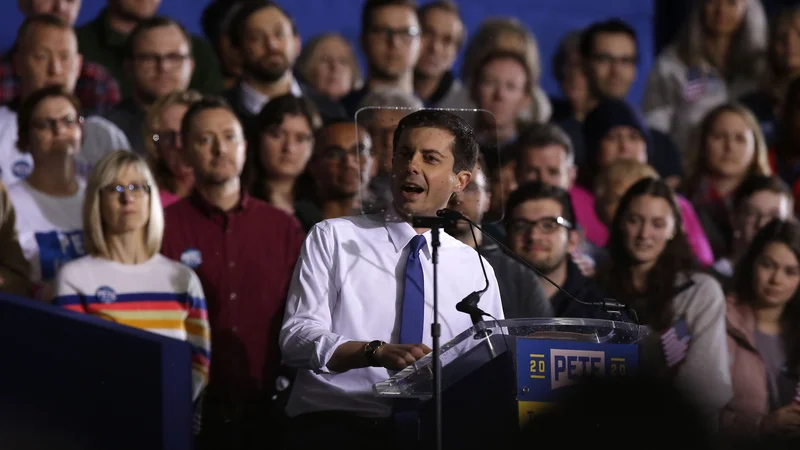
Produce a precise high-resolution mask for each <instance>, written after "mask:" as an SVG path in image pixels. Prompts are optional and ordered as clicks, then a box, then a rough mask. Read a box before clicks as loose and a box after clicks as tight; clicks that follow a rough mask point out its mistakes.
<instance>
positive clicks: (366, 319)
mask: <svg viewBox="0 0 800 450" xmlns="http://www.w3.org/2000/svg"><path fill="white" fill-rule="evenodd" d="M160 3H161V1H160V0H144V1H142V0H107V7H106V8H105V9H103V10H102V12H101V13H100V14H99V15H98V17H97V18H95V19H93V20H92V21H91V22H89V23H87V24H86V25H83V26H80V27H77V28H76V27H75V21H76V18H77V16H78V12H79V10H80V7H81V1H80V0H20V1H19V6H20V9H21V10H22V12H23V13H24V14H25V17H26V18H25V21H24V23H23V24H22V25H21V26H20V28H19V30H18V33H17V38H16V42H15V44H14V47H13V49H12V50H11V51H10V52H9V53H8V54H7V55H5V56H4V57H3V58H2V59H0V104H2V105H4V106H2V107H0V180H1V181H2V184H0V220H2V223H0V239H2V248H3V252H2V253H0V291H2V292H3V293H6V294H13V295H17V296H21V297H26V298H30V299H35V300H36V301H41V302H46V303H49V304H52V305H54V307H63V308H67V309H69V310H72V311H75V312H76V313H82V314H91V315H96V316H98V317H102V318H104V319H107V320H111V321H115V322H118V323H121V324H124V325H128V326H133V327H137V328H141V329H145V330H149V331H152V332H155V333H160V334H163V335H166V336H170V337H174V338H177V339H181V340H185V341H187V342H189V343H190V344H191V348H192V355H193V357H192V367H191V370H192V382H193V394H194V395H193V402H194V404H195V410H196V416H197V417H196V419H197V420H196V421H195V430H194V431H195V433H196V434H197V437H196V438H197V445H198V448H200V449H256V448H267V447H268V446H269V444H270V443H272V444H274V443H276V442H280V441H281V440H282V439H281V438H280V437H279V436H282V435H284V431H287V430H288V431H287V432H286V433H285V436H286V439H285V442H284V444H285V446H286V448H292V449H294V448H296V449H304V448H311V447H312V446H323V445H324V446H326V447H331V446H333V447H338V445H337V444H342V446H347V447H348V448H376V449H377V448H389V447H388V445H389V443H390V442H392V441H393V439H392V438H391V436H394V435H393V432H392V424H393V423H394V422H393V421H392V420H391V417H392V416H393V412H394V411H393V405H392V403H391V402H389V401H387V400H384V399H378V398H376V397H375V396H374V395H373V394H372V385H373V384H374V383H376V382H379V381H383V380H385V379H386V378H388V377H389V374H390V371H394V370H399V369H403V368H405V367H406V366H408V365H409V364H411V363H413V362H414V361H416V360H418V359H420V358H422V357H423V356H425V355H427V354H428V353H429V352H430V347H431V345H432V343H431V337H430V336H429V334H430V333H428V332H427V331H426V330H429V329H430V325H431V322H432V321H433V312H432V309H431V301H432V298H433V280H432V276H433V265H432V264H433V263H432V261H431V258H432V248H431V245H432V242H431V232H430V230H428V229H425V228H419V227H414V226H412V220H411V218H412V217H414V216H418V215H425V216H435V215H436V212H437V211H438V210H439V209H442V208H445V207H447V208H450V209H453V210H456V211H458V212H460V213H462V214H463V215H464V216H466V217H468V218H469V219H471V220H472V221H474V222H476V223H482V224H483V225H484V227H482V228H483V230H484V231H483V232H480V231H477V232H476V230H474V229H472V228H471V227H469V226H467V225H466V224H465V223H459V224H452V225H451V226H448V228H447V229H446V230H445V231H446V233H444V234H442V237H441V248H440V249H439V258H440V260H439V264H440V267H441V270H442V271H441V273H440V281H439V288H438V292H439V295H440V298H439V302H440V310H441V311H442V312H441V316H440V318H439V320H440V321H441V339H442V342H446V341H447V340H449V339H450V338H452V337H454V336H456V335H457V334H458V333H460V332H461V331H463V330H464V329H466V328H468V327H470V326H471V325H472V322H471V320H470V317H469V316H468V315H466V314H463V313H460V312H457V311H456V309H455V304H456V303H457V302H458V301H460V300H461V299H462V298H464V297H465V296H467V295H468V294H470V293H471V292H475V291H479V292H483V294H482V297H481V308H482V309H483V310H484V311H486V312H487V313H489V314H491V315H492V316H494V317H495V318H498V319H503V318H528V317H577V318H595V319H612V316H611V315H610V314H609V313H608V312H607V311H606V310H604V309H603V308H600V307H595V306H593V305H592V304H593V303H603V301H604V299H609V298H611V299H614V300H616V301H618V302H620V303H623V304H624V305H626V306H627V307H628V311H635V314H634V315H633V317H631V315H630V314H627V313H626V314H625V317H623V318H622V319H623V320H632V321H633V320H636V321H638V322H639V323H640V324H642V325H646V326H648V327H649V328H650V329H651V330H652V333H651V334H650V335H649V336H648V337H647V338H646V339H645V340H643V341H642V342H641V348H642V354H643V355H644V360H645V361H646V362H647V367H649V368H651V369H652V373H653V374H654V375H656V376H657V378H659V379H664V380H668V381H669V382H670V383H671V384H672V385H673V386H674V387H675V388H676V389H678V390H679V391H680V392H681V393H683V394H684V395H685V396H686V398H687V399H689V401H690V403H691V404H692V407H693V408H695V409H696V411H698V412H699V414H700V416H701V417H703V420H704V422H705V423H706V424H707V425H708V426H709V428H710V429H713V430H714V432H715V433H718V435H719V436H721V437H722V438H723V439H724V440H725V441H726V442H740V440H741V439H755V440H764V439H772V438H782V437H790V438H797V437H798V436H800V298H798V296H800V292H799V291H800V289H799V288H800V225H798V223H797V222H796V217H795V216H796V213H797V211H798V207H800V205H798V203H797V202H796V201H795V200H796V198H795V197H796V195H797V194H798V193H800V152H798V151H797V150H795V149H794V145H795V143H797V142H800V120H799V118H800V108H798V107H797V105H798V104H800V78H797V77H796V76H797V75H800V8H794V7H792V8H786V9H785V10H783V11H780V12H779V13H778V14H777V15H776V16H775V17H774V18H772V20H771V21H769V22H768V21H767V18H766V17H765V13H764V11H763V7H762V5H761V4H760V2H759V1H758V0H705V1H697V2H693V5H694V6H693V10H692V12H691V14H690V15H689V17H688V18H687V19H686V21H685V23H684V26H683V30H682V31H681V32H680V33H679V34H678V35H677V37H676V38H675V41H674V42H673V43H671V44H670V45H669V46H667V47H666V48H665V49H664V50H663V51H662V52H661V54H660V55H659V56H658V58H657V60H656V63H655V65H654V67H653V68H652V70H651V71H650V73H649V74H647V83H646V89H645V93H644V99H643V102H642V104H641V105H634V104H632V103H630V102H629V101H628V100H627V98H628V94H629V92H630V89H631V86H632V85H633V83H634V82H635V81H636V79H637V77H638V76H639V73H638V70H639V69H640V68H641V67H640V65H639V50H638V41H637V35H636V32H635V31H634V29H633V28H632V27H630V26H629V25H628V24H626V23H625V22H624V21H622V20H619V19H608V20H603V21H600V22H596V23H593V24H591V25H589V26H587V27H586V28H584V29H581V30H574V31H573V32H570V33H567V34H565V37H564V39H563V41H562V42H561V43H560V45H559V49H558V52H557V54H556V56H555V58H554V59H553V61H552V62H551V64H550V68H551V70H552V71H553V73H554V74H555V77H556V79H557V80H558V82H559V85H560V88H561V93H562V95H561V96H559V97H549V96H548V95H547V94H546V93H545V92H544V90H543V89H542V88H541V86H540V80H541V75H542V67H543V66H544V65H545V64H543V62H542V61H541V58H540V54H539V50H538V47H537V42H536V38H535V36H534V32H535V30H531V29H529V27H528V26H527V25H526V24H524V23H522V22H520V21H519V20H517V19H515V18H511V17H506V18H488V19H486V20H485V21H484V22H483V23H482V24H481V25H480V26H479V27H478V29H477V30H475V31H474V32H471V33H469V35H468V34H467V31H466V26H465V24H464V22H463V20H462V18H461V16H460V14H459V9H458V6H457V4H456V3H455V2H453V1H450V0H435V1H432V2H426V3H425V4H424V5H422V6H419V5H417V4H416V2H415V1H414V0H367V1H366V2H365V3H364V6H363V10H362V11H361V30H360V32H361V33H360V44H361V46H360V50H361V51H362V52H363V56H364V57H365V59H366V69H367V70H366V72H365V73H362V70H361V68H360V66H359V63H358V58H357V56H356V51H357V50H356V49H355V48H353V47H352V46H351V45H350V43H349V42H348V41H347V40H346V39H345V38H344V37H343V36H342V35H340V34H338V33H336V32H327V31H326V32H324V33H322V34H319V35H317V36H303V37H302V38H303V39H301V36H300V35H299V32H298V29H297V27H296V25H295V23H294V21H293V18H292V17H290V16H289V15H288V14H287V12H286V11H285V10H284V9H283V8H282V7H281V6H280V5H279V4H278V3H275V2H271V1H266V0H213V1H211V2H210V4H208V6H207V7H206V9H205V10H204V12H203V15H202V27H203V31H204V34H205V36H204V37H203V38H201V37H198V36H194V35H191V34H190V33H188V32H187V31H186V29H185V28H184V27H183V25H181V24H180V23H178V22H177V21H175V20H173V19H171V18H168V17H162V16H158V15H157V10H158V8H159V6H160ZM310 13H312V12H310ZM320 31H325V30H320ZM301 41H303V43H302V45H301ZM459 55H462V56H463V62H462V64H461V67H460V70H459V71H458V72H456V70H455V69H454V66H455V62H456V59H457V58H458V57H459ZM448 110H449V112H448ZM484 232H485V233H486V235H484ZM493 239H498V240H500V241H501V242H504V243H505V244H506V245H507V246H508V247H509V248H510V249H511V250H512V251H513V252H514V253H516V255H518V256H519V257H521V258H522V260H523V261H525V262H526V263H527V264H522V263H521V262H520V261H518V260H516V259H515V258H513V257H512V256H511V255H509V254H508V253H506V252H505V251H504V250H503V249H502V248H501V247H500V246H498V245H496V244H495V243H494V240H493ZM476 249H477V250H479V251H480V254H481V255H483V258H484V260H485V261H486V263H487V264H486V269H485V270H486V274H485V275H486V277H487V278H488V279H489V280H490V283H489V285H488V287H484V272H483V271H482V268H481V265H480V264H479V260H478V258H477V257H475V256H470V255H474V254H475V250H476ZM528 266H531V267H533V268H535V269H536V271H533V270H531V267H528ZM545 278H547V279H548V280H551V281H552V283H551V282H550V281H547V280H545ZM556 285H558V286H560V287H561V288H563V289H559V288H558V287H557V286H556ZM393 287H394V288H395V289H392V288H393ZM573 297H575V298H578V299H580V300H582V301H583V302H576V301H575V300H574V298H573ZM665 336H672V337H675V336H677V337H678V338H679V339H680V342H681V343H682V344H683V345H684V347H683V348H682V349H681V350H680V351H679V352H677V353H676V351H675V348H674V347H670V346H669V345H668V344H667V342H668V339H665ZM391 373H393V372H391ZM287 386H288V387H287Z"/></svg>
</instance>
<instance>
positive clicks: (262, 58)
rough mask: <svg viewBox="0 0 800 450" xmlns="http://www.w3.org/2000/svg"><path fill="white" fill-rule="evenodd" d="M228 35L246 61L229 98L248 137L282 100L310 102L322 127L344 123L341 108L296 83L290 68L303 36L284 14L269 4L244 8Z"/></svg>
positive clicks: (228, 95)
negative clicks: (325, 123)
mask: <svg viewBox="0 0 800 450" xmlns="http://www.w3.org/2000/svg"><path fill="white" fill-rule="evenodd" d="M228 34H229V38H230V43H231V46H232V48H233V49H234V50H238V52H239V55H240V57H241V59H242V61H241V62H242V76H241V79H240V81H239V83H238V84H236V85H235V86H233V87H232V88H231V89H229V90H228V91H227V92H226V93H225V98H226V99H227V100H228V102H229V103H230V105H231V106H232V107H233V110H234V111H235V112H236V115H237V116H238V117H239V120H241V121H242V123H243V124H244V128H245V130H246V131H247V132H248V133H249V132H250V129H251V128H252V124H251V122H252V120H253V119H254V118H255V116H256V115H258V113H259V112H261V108H263V107H264V105H266V104H267V102H269V100H270V99H272V98H275V97H280V96H281V95H287V94H292V95H294V96H296V97H301V96H304V97H306V98H308V99H309V100H311V101H312V102H313V103H314V105H315V106H316V107H317V111H318V112H319V114H320V117H322V120H323V121H329V120H333V119H338V118H342V117H344V111H343V110H342V109H341V107H340V106H339V105H338V104H337V103H335V102H333V101H331V100H329V99H327V98H325V97H322V96H320V95H317V94H314V93H312V92H311V91H310V90H309V89H307V88H304V87H303V86H301V85H300V83H298V82H297V80H296V79H295V77H294V74H293V73H292V67H293V66H294V62H295V60H296V59H297V55H298V54H299V53H300V35H298V34H297V26H296V25H295V23H294V20H292V18H291V17H289V15H288V14H287V13H286V11H285V10H284V9H283V8H281V7H280V6H278V5H277V4H276V3H273V2H270V1H258V2H249V3H244V4H243V5H242V6H241V7H240V8H239V9H238V10H236V12H234V13H233V16H232V17H231V21H230V25H229V27H228Z"/></svg>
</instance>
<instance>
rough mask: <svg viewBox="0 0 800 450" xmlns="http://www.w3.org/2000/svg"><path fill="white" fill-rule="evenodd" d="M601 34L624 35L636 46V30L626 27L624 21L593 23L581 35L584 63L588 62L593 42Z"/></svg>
mask: <svg viewBox="0 0 800 450" xmlns="http://www.w3.org/2000/svg"><path fill="white" fill-rule="evenodd" d="M603 33H608V34H626V35H628V36H629V37H630V38H631V39H633V43H634V45H636V46H638V43H637V41H636V30H634V29H633V27H631V26H630V25H628V24H627V23H626V22H625V21H624V20H622V19H610V20H606V21H603V22H595V23H593V24H591V25H590V26H589V28H587V29H586V30H585V31H584V32H583V33H582V34H581V47H580V49H581V57H582V58H583V59H584V60H585V61H588V60H589V58H591V57H592V55H593V53H594V41H595V40H596V39H597V35H599V34H603ZM637 54H638V51H637Z"/></svg>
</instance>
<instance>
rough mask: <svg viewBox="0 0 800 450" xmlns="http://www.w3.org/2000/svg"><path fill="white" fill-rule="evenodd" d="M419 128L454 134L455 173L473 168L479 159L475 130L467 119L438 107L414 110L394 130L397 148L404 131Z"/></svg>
mask: <svg viewBox="0 0 800 450" xmlns="http://www.w3.org/2000/svg"><path fill="white" fill-rule="evenodd" d="M417 128H436V129H439V130H444V131H447V132H448V133H450V134H451V135H453V147H452V151H453V173H458V172H460V171H462V170H472V168H473V167H475V162H476V161H477V160H478V141H477V140H476V139H475V130H474V129H473V128H472V126H471V125H470V124H469V122H467V121H466V120H464V119H462V118H461V117H459V116H457V115H455V114H453V113H449V112H447V111H442V110H436V109H422V110H419V111H416V112H413V113H411V114H409V115H407V116H405V117H403V119H402V120H400V123H399V124H397V128H396V129H395V130H394V138H393V140H392V144H393V146H394V148H395V149H396V148H397V144H398V142H399V141H400V137H401V136H402V135H403V133H404V132H406V131H410V130H414V129H417Z"/></svg>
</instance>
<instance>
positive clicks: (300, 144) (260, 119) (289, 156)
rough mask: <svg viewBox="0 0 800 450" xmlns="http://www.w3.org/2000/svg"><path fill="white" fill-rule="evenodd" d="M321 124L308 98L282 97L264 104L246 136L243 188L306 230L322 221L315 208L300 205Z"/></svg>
mask: <svg viewBox="0 0 800 450" xmlns="http://www.w3.org/2000/svg"><path fill="white" fill-rule="evenodd" d="M320 125H321V119H320V117H319V115H318V114H317V110H316V108H314V105H313V104H312V103H311V102H310V101H309V100H308V99H305V98H303V97H295V96H293V95H282V96H280V97H276V98H274V99H272V100H270V101H269V103H267V104H266V105H264V108H263V109H262V110H261V112H260V113H259V114H258V116H256V118H255V119H254V120H253V127H252V129H251V130H252V135H251V136H249V137H248V145H247V163H246V168H245V172H244V175H243V176H244V177H245V183H244V185H245V186H248V189H249V191H250V194H251V195H252V196H253V197H256V198H258V199H261V200H264V201H266V202H269V203H271V204H272V205H273V206H275V207H276V208H278V209H281V210H283V211H286V212H287V213H289V214H293V215H295V216H296V217H297V218H298V220H300V223H301V224H302V225H303V228H304V229H305V230H306V231H308V229H309V228H310V225H312V224H314V223H316V222H318V221H320V220H321V218H317V217H316V216H317V215H319V212H318V211H316V208H315V207H313V206H311V205H310V204H306V203H308V202H302V198H303V196H304V195H303V194H302V192H301V190H302V189H306V190H309V189H311V187H312V186H310V184H311V180H309V179H308V178H307V177H304V176H303V175H304V174H305V170H306V166H307V165H308V161H309V159H311V153H312V151H313V150H314V132H315V131H316V130H317V129H318V128H319V127H320ZM312 216H313V217H312Z"/></svg>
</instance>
